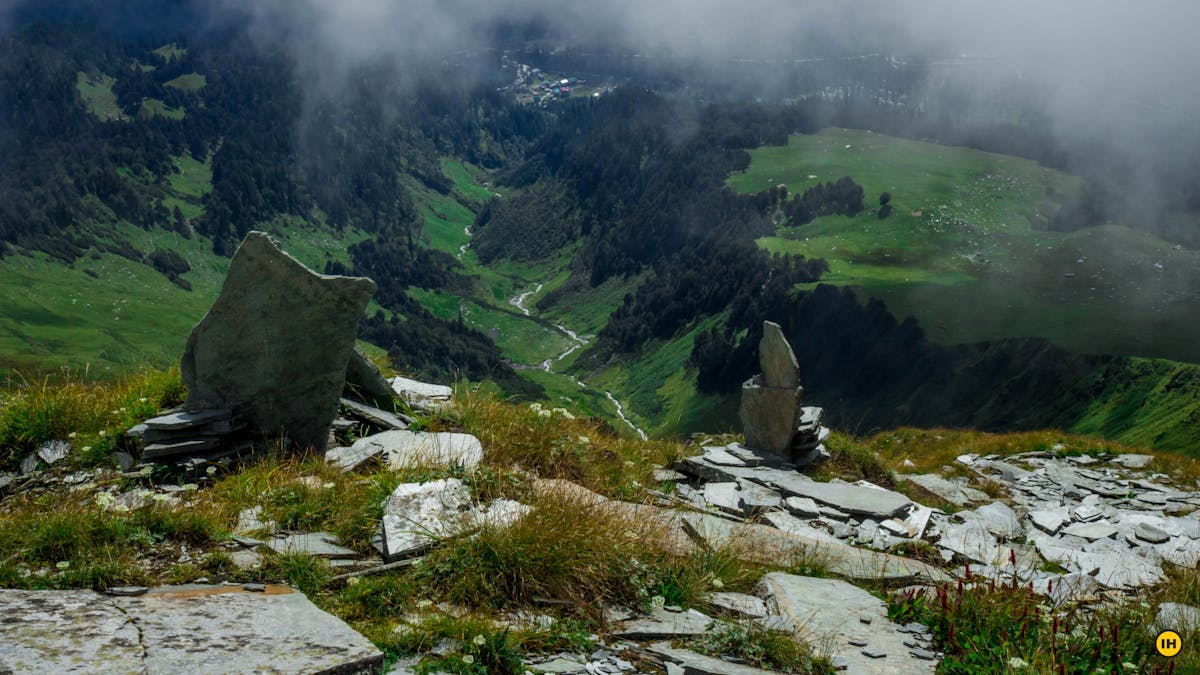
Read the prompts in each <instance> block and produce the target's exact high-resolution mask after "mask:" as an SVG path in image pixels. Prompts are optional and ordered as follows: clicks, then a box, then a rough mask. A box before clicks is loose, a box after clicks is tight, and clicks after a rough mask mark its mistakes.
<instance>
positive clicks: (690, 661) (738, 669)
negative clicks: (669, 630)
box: [648, 642, 775, 675]
mask: <svg viewBox="0 0 1200 675" xmlns="http://www.w3.org/2000/svg"><path fill="white" fill-rule="evenodd" d="M648 650H649V652H650V653H651V654H654V655H655V656H657V657H658V658H660V659H662V660H663V662H664V663H665V664H666V668H667V672H671V666H672V665H675V667H676V668H678V669H679V670H678V671H677V672H680V673H684V674H685V675H771V674H772V673H774V672H775V671H773V670H762V669H761V668H755V667H753V666H744V665H741V664H738V663H730V662H729V661H725V660H724V659H718V658H715V657H712V656H705V655H703V654H697V653H696V652H693V651H691V650H688V649H677V648H675V647H672V646H671V643H670V642H655V643H653V644H651V645H650V647H649V648H648Z"/></svg>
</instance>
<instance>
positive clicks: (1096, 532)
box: [1062, 523, 1120, 541]
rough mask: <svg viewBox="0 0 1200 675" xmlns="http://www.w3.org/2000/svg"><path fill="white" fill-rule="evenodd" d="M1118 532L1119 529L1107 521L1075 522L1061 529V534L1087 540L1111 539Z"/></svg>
mask: <svg viewBox="0 0 1200 675" xmlns="http://www.w3.org/2000/svg"><path fill="white" fill-rule="evenodd" d="M1118 532H1120V530H1118V529H1117V528H1115V527H1113V526H1112V525H1110V524H1108V523H1075V524H1074V525H1072V526H1070V527H1068V528H1066V529H1065V530H1063V531H1062V533H1063V534H1069V535H1071V536H1072V537H1083V538H1084V539H1087V540H1088V541H1096V540H1097V539H1111V538H1112V537H1115V536H1116V535H1117V533H1118Z"/></svg>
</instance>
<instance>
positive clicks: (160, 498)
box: [151, 492, 171, 504]
mask: <svg viewBox="0 0 1200 675" xmlns="http://www.w3.org/2000/svg"><path fill="white" fill-rule="evenodd" d="M151 499H153V500H154V501H156V502H158V503H159V504H162V503H163V502H165V501H168V500H169V499H171V495H166V494H163V493H161V492H160V493H158V494H156V495H154V496H153V497H151Z"/></svg>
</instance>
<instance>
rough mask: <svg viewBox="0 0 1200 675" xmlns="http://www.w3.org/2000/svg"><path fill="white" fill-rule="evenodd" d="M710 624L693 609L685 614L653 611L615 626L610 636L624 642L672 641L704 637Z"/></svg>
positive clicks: (711, 621)
mask: <svg viewBox="0 0 1200 675" xmlns="http://www.w3.org/2000/svg"><path fill="white" fill-rule="evenodd" d="M712 623H713V620H712V619H711V618H709V617H708V616H706V615H704V614H701V613H700V612H697V611H696V610H694V609H689V610H687V611H686V612H670V611H667V610H665V609H655V610H653V611H651V612H650V613H649V614H648V615H646V616H643V617H639V618H636V619H633V620H631V621H626V622H625V623H623V624H621V625H619V626H617V627H616V629H615V630H613V634H612V635H613V637H615V638H622V639H625V640H661V639H668V640H673V639H675V638H677V637H691V636H695V635H704V634H705V633H707V632H708V630H709V628H710V627H711V626H712Z"/></svg>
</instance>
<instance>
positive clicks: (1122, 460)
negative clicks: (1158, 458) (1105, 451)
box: [1110, 454, 1154, 469]
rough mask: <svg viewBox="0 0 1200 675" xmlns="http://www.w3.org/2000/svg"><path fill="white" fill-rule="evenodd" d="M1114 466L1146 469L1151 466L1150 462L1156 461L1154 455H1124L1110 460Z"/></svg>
mask: <svg viewBox="0 0 1200 675" xmlns="http://www.w3.org/2000/svg"><path fill="white" fill-rule="evenodd" d="M1110 461H1111V462H1112V463H1113V464H1119V465H1120V466H1123V467H1125V468H1126V469H1144V468H1146V467H1148V466H1150V462H1153V461H1154V456H1153V455H1135V454H1124V455H1117V456H1116V457H1114V458H1112V459H1111V460H1110Z"/></svg>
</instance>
